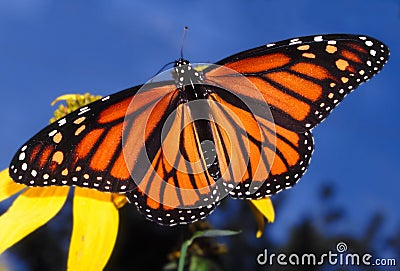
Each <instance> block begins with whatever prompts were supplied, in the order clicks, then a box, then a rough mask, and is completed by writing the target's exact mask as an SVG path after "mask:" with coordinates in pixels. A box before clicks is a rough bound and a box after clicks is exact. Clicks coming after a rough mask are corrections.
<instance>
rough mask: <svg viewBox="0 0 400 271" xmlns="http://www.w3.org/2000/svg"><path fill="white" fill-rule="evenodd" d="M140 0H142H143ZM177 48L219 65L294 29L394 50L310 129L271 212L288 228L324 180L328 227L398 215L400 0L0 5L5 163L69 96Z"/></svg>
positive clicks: (126, 81) (390, 220) (93, 89)
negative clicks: (302, 159) (304, 162)
mask: <svg viewBox="0 0 400 271" xmlns="http://www.w3.org/2000/svg"><path fill="white" fill-rule="evenodd" d="M138 2H139V1H138ZM184 26H189V28H190V30H189V32H188V35H187V39H186V43H185V47H184V55H185V57H186V58H188V59H190V60H191V61H192V62H196V61H200V62H207V61H211V62H215V61H217V60H219V59H221V58H224V57H226V56H229V55H231V54H234V53H236V52H239V51H243V50H246V49H249V48H252V47H256V46H259V45H262V44H265V43H269V42H274V41H279V40H282V39H288V38H293V37H297V36H304V35H313V34H323V33H354V34H364V35H370V36H373V37H375V38H377V39H380V40H382V41H383V42H384V43H386V44H387V45H388V46H389V48H390V49H391V59H390V61H389V63H388V64H387V65H386V66H385V67H384V69H383V71H382V72H381V73H380V74H379V75H378V76H376V78H373V79H372V80H371V81H369V82H368V83H366V84H364V85H362V86H361V87H360V88H359V89H357V91H355V92H354V93H352V94H351V95H349V96H348V97H347V98H346V99H345V101H344V102H343V103H342V104H341V105H340V106H339V107H338V108H337V109H336V110H335V111H334V112H333V113H332V115H331V116H330V117H329V118H328V119H327V120H326V121H325V122H324V123H323V124H321V125H320V126H318V127H317V128H315V129H314V130H313V133H314V135H315V143H316V147H315V152H314V155H313V159H312V162H311V166H310V168H309V170H308V172H307V173H306V175H305V176H304V177H303V179H302V180H301V181H300V182H299V184H298V185H296V186H295V188H294V189H291V190H289V191H287V192H285V193H288V195H290V197H289V199H290V200H289V201H287V202H286V203H285V206H284V207H283V209H282V211H281V212H280V213H278V214H277V222H276V223H280V224H281V226H280V227H274V228H273V231H272V232H271V231H270V232H269V233H268V234H271V235H273V236H274V237H277V238H284V237H285V227H287V225H290V224H291V223H294V222H296V221H298V220H299V219H300V217H301V216H303V215H304V214H307V213H314V214H315V213H317V212H318V206H315V204H314V203H313V202H312V201H311V200H310V199H311V198H312V195H314V194H315V190H316V188H317V187H318V185H319V184H320V182H321V180H329V181H330V182H331V183H332V184H333V185H334V187H335V189H336V191H337V197H336V198H335V200H336V201H338V202H340V203H341V204H342V205H343V206H345V208H346V210H347V211H348V213H349V214H350V218H349V219H348V220H347V221H346V223H343V224H341V225H340V226H339V227H337V228H335V229H334V230H335V231H337V232H342V233H357V232H358V231H359V230H360V229H363V225H364V223H365V222H366V221H367V219H368V218H370V216H369V215H370V214H371V213H373V212H375V211H377V210H379V211H381V212H383V213H384V214H385V215H386V219H387V220H386V223H385V225H384V227H385V230H386V231H387V232H393V231H394V230H395V225H396V223H398V222H399V218H400V217H399V211H398V207H399V206H400V197H399V195H398V193H399V191H400V180H399V179H400V178H399V175H398V172H399V165H400V157H399V154H398V153H399V150H400V148H399V147H398V143H399V139H400V136H399V132H400V124H399V116H400V107H399V100H400V88H399V83H400V81H399V71H400V55H399V52H400V51H399V48H400V35H399V29H400V8H399V1H394V0H392V1H390V0H381V1H373V0H362V1H361V0H353V1H348V0H340V1H312V0H304V1H261V0H252V1H244V0H243V1H238V0H229V1H216V0H213V1H159V2H157V1H140V2H139V3H135V1H129V0H118V1H104V0H98V1H49V0H32V1H28V0H15V1H7V2H5V1H1V2H0V93H1V96H0V97H1V99H0V125H1V134H0V168H1V169H3V168H6V167H7V166H8V163H9V160H10V159H11V157H12V156H13V154H14V152H15V151H16V150H17V149H18V147H20V145H21V144H22V143H24V142H25V141H26V140H27V139H28V138H30V137H31V136H32V135H33V134H35V133H36V132H37V131H39V130H40V129H41V128H42V127H44V126H45V125H46V124H47V123H48V120H49V118H50V117H51V116H52V113H53V111H54V108H52V107H50V102H51V101H52V100H53V99H54V98H55V97H57V96H59V95H62V94H65V93H84V92H90V93H93V94H100V95H106V94H110V93H114V92H116V91H118V90H121V89H124V88H127V87H130V86H133V85H138V84H141V83H143V82H145V81H147V80H148V79H150V78H151V76H152V75H154V74H155V73H156V72H157V71H158V70H159V69H160V68H161V67H162V66H163V65H164V64H166V63H167V62H170V61H172V60H175V59H177V58H178V57H179V50H180V41H181V36H182V29H183V27H184Z"/></svg>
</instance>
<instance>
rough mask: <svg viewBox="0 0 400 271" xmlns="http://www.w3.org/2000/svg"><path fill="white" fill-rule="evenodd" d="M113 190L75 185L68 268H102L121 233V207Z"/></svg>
mask: <svg viewBox="0 0 400 271" xmlns="http://www.w3.org/2000/svg"><path fill="white" fill-rule="evenodd" d="M112 197H113V196H112V194H111V193H104V192H99V191H96V190H92V189H85V188H79V187H75V195H74V203H73V204H74V205H73V217H74V218H73V220H74V224H73V228H72V237H71V244H70V247H69V255H68V270H74V271H75V270H78V271H79V270H102V269H103V268H104V266H105V265H106V264H107V261H108V259H109V257H110V255H111V252H112V250H113V248H114V244H115V240H116V238H117V233H118V220H119V217H118V209H117V208H116V206H115V205H114V202H113V201H112Z"/></svg>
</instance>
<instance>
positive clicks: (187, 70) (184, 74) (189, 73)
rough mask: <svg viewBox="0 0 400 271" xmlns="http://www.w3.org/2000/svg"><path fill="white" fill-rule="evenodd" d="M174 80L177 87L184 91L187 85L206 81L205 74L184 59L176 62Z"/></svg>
mask: <svg viewBox="0 0 400 271" xmlns="http://www.w3.org/2000/svg"><path fill="white" fill-rule="evenodd" d="M174 70H175V74H174V78H175V84H176V87H177V88H179V89H181V90H184V88H185V86H186V85H192V86H193V85H194V84H201V83H202V82H203V81H204V76H203V73H202V72H200V71H198V70H196V69H194V68H193V66H192V64H190V62H189V61H188V60H185V59H183V58H180V59H178V60H177V61H175V65H174Z"/></svg>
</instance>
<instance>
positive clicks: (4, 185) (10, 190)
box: [0, 169, 27, 202]
mask: <svg viewBox="0 0 400 271" xmlns="http://www.w3.org/2000/svg"><path fill="white" fill-rule="evenodd" d="M26 187H27V186H25V185H23V184H19V183H16V182H14V181H13V180H12V179H11V178H10V176H9V175H8V169H5V170H3V171H1V172H0V202H1V201H3V200H5V199H8V198H9V197H11V196H12V195H14V194H16V193H18V192H19V191H21V190H22V189H24V188H26Z"/></svg>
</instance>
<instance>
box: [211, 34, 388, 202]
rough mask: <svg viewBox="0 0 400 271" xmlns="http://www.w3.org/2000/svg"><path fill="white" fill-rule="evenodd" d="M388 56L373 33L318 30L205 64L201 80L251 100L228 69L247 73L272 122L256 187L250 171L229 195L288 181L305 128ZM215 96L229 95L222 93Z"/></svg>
mask: <svg viewBox="0 0 400 271" xmlns="http://www.w3.org/2000/svg"><path fill="white" fill-rule="evenodd" d="M388 57H389V50H388V48H387V47H386V46H385V45H384V44H383V43H382V42H380V41H378V40H376V39H374V38H371V37H367V36H355V35H342V34H339V35H322V36H309V37H302V38H296V39H290V40H285V41H281V42H278V43H276V44H267V45H264V46H260V47H258V48H254V49H250V50H247V51H244V52H241V53H238V54H235V55H233V56H230V57H228V58H226V59H223V60H221V61H219V62H217V63H216V64H218V65H221V66H223V67H224V68H222V69H221V68H215V67H211V68H209V69H206V70H205V71H204V72H205V75H206V82H212V83H213V84H217V85H218V86H220V87H221V88H223V89H227V90H229V91H231V92H233V93H234V94H236V95H238V96H239V97H243V98H245V99H250V100H254V103H257V101H258V100H259V99H260V98H259V97H256V96H254V91H253V90H252V89H249V88H248V87H247V86H246V85H243V84H242V82H243V81H242V79H240V78H238V77H237V76H235V75H234V72H238V73H240V74H241V75H243V76H245V77H246V78H248V79H249V80H250V81H251V82H252V83H253V84H254V85H255V86H256V87H257V89H258V91H259V92H261V94H262V96H263V98H264V99H265V101H266V102H267V103H268V104H269V106H270V110H271V113H272V115H273V119H274V122H275V127H276V142H275V150H276V156H275V159H274V162H273V164H272V166H271V171H270V173H269V174H268V176H265V180H264V182H263V183H262V185H261V187H259V189H258V191H257V192H255V193H254V192H252V191H249V189H248V187H249V185H250V184H252V183H254V182H259V180H258V179H257V178H253V177H252V176H250V177H249V178H247V179H243V180H241V183H240V184H239V185H238V186H237V187H236V188H235V190H233V191H232V192H231V196H232V197H238V198H249V199H253V198H260V197H264V196H266V195H271V194H275V193H277V192H279V191H280V190H282V189H284V188H290V187H292V186H293V185H294V184H295V183H296V182H297V181H298V180H299V179H300V177H301V176H302V175H303V174H304V172H305V171H306V169H307V166H308V164H309V161H310V158H311V154H312V151H313V138H312V134H311V131H310V130H311V129H312V128H313V127H315V126H316V125H317V124H318V123H320V122H321V121H322V120H324V119H325V118H326V117H327V116H328V115H329V113H330V112H331V111H332V109H333V108H335V107H336V106H337V105H338V104H339V103H340V102H341V101H342V99H343V98H344V97H345V96H346V95H347V94H348V93H350V92H351V91H352V90H354V89H355V88H356V87H358V86H359V85H360V84H361V83H363V82H365V81H367V80H368V79H370V78H371V77H372V76H373V75H375V74H376V73H378V72H379V71H380V70H381V69H382V67H383V65H384V64H385V63H386V62H387V60H388ZM226 68H230V69H232V70H233V71H234V72H232V73H229V72H226ZM221 98H222V100H223V101H225V102H228V101H229V99H228V98H227V97H225V96H224V94H221ZM232 106H235V105H233V104H232ZM253 114H254V115H255V117H256V118H257V119H258V121H259V123H261V126H262V125H264V124H265V122H266V120H263V119H262V118H259V117H258V113H257V112H253ZM263 123H264V124H263ZM257 187H258V185H257ZM249 192H251V195H248V194H249Z"/></svg>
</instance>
